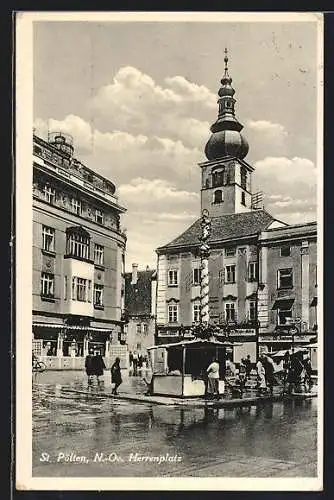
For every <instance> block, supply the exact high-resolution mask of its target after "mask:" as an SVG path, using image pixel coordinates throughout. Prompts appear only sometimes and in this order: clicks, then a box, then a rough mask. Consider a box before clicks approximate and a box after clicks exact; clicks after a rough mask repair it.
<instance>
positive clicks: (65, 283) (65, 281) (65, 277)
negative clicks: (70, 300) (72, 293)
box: [64, 276, 67, 300]
mask: <svg viewBox="0 0 334 500" xmlns="http://www.w3.org/2000/svg"><path fill="white" fill-rule="evenodd" d="M64 300H67V276H64Z"/></svg>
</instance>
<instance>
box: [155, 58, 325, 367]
mask: <svg viewBox="0 0 334 500" xmlns="http://www.w3.org/2000/svg"><path fill="white" fill-rule="evenodd" d="M227 63H228V58H227V56H226V57H225V73H224V76H223V78H222V80H221V87H220V89H219V92H218V96H219V98H218V107H219V109H218V118H217V120H216V122H215V123H214V124H213V125H212V126H211V132H212V134H211V137H210V138H209V140H208V143H207V145H206V147H205V155H206V157H207V161H205V162H201V163H200V164H199V167H200V169H201V212H202V211H203V210H206V211H207V212H208V213H209V216H210V218H211V235H210V238H209V240H208V243H209V245H210V257H209V310H210V322H211V323H212V324H215V325H217V327H218V329H219V330H220V332H221V335H224V336H226V335H228V336H229V337H230V338H231V339H234V340H236V341H238V340H239V341H240V342H242V345H241V346H238V347H236V348H235V358H236V360H237V361H238V360H240V358H241V357H242V356H245V355H247V354H250V355H251V358H252V359H253V360H255V357H256V355H257V352H258V349H259V343H258V340H259V332H260V333H261V342H262V345H263V346H264V345H265V340H264V339H265V337H266V336H267V338H268V339H270V337H271V336H272V335H273V332H272V330H273V329H274V328H276V326H277V324H276V323H277V318H278V321H283V316H284V314H283V312H282V311H283V308H282V306H280V308H279V309H275V310H276V311H279V312H278V316H277V312H271V313H270V314H269V312H268V311H269V308H270V307H272V304H271V302H272V301H273V300H275V299H274V295H275V293H276V292H279V293H278V295H279V294H283V287H282V286H281V288H282V290H277V289H276V288H275V287H276V286H277V280H276V274H275V273H276V271H273V269H274V268H275V265H276V264H275V265H274V261H275V259H276V256H277V252H278V251H279V250H278V247H280V246H281V244H283V243H284V244H286V245H289V244H291V251H292V254H291V255H292V257H291V256H290V257H287V259H290V260H288V261H287V262H283V260H281V261H280V262H279V263H278V264H277V265H279V266H282V267H279V268H277V273H279V274H280V279H281V283H283V281H284V279H285V278H284V272H287V271H285V270H286V269H290V268H291V267H293V268H294V267H295V266H296V267H297V266H298V265H300V262H301V258H302V259H303V260H302V262H303V265H304V268H303V271H302V280H303V281H300V280H299V279H298V273H297V271H295V273H294V276H295V281H294V287H295V289H294V292H295V293H296V301H295V306H294V311H295V312H296V314H300V316H301V317H302V318H304V319H303V321H304V323H303V325H304V326H303V328H304V329H305V330H306V329H308V328H309V325H310V321H311V323H312V321H313V320H311V318H313V316H312V314H313V313H308V314H309V315H307V313H306V312H305V311H306V309H305V308H306V307H307V300H306V296H307V292H306V289H307V287H308V285H307V284H306V283H307V280H308V283H309V286H310V290H309V296H310V297H311V295H312V294H313V292H314V287H313V285H311V283H313V281H314V278H313V274H312V273H313V271H314V265H315V262H316V224H315V223H314V224H311V225H300V226H289V225H287V224H285V223H284V222H282V221H280V220H277V219H276V218H275V217H273V216H272V215H270V214H269V213H268V212H267V211H266V210H265V209H264V208H263V205H261V196H259V193H253V192H252V175H253V172H254V167H253V166H252V165H250V164H249V163H247V162H246V160H245V157H246V155H247V153H248V150H249V146H248V143H247V141H246V139H245V137H244V136H243V135H242V133H241V130H242V129H243V126H242V125H241V123H240V122H239V121H238V119H237V118H236V116H235V102H236V100H235V99H234V95H235V91H234V89H233V87H232V78H231V77H230V76H229V72H228V67H227ZM259 201H260V203H259ZM200 236H201V220H200V219H198V220H197V221H196V222H195V223H194V224H192V226H190V227H189V228H188V229H187V230H186V231H185V232H184V233H183V234H181V235H180V236H178V237H177V238H175V239H174V240H173V241H172V242H170V243H167V244H166V245H164V246H162V247H160V248H158V249H157V250H156V252H157V257H158V258H157V321H156V322H157V327H156V342H157V343H166V342H168V341H172V342H175V341H178V340H180V339H181V338H182V337H184V336H189V337H191V336H192V331H191V327H192V326H194V325H196V324H197V323H199V321H200V273H201V269H200V266H201V259H200V254H199V246H200ZM307 241H309V243H310V246H309V250H310V257H309V261H308V262H309V265H308V264H307V262H306V259H305V257H304V256H303V257H301V253H300V250H301V248H303V249H305V248H306V242H307ZM289 242H290V243H289ZM268 247H269V248H268ZM303 251H305V252H306V250H303ZM298 252H299V253H298ZM297 257H298V258H297ZM281 259H284V258H283V257H281ZM291 259H294V263H293V264H292V263H291ZM312 266H313V267H312ZM276 267H277V266H276ZM265 269H267V272H266V274H264V272H265ZM259 272H260V277H259ZM308 272H309V273H311V274H310V276H309V277H308V278H307V277H306V274H307V273H308ZM264 280H266V283H265V286H264V287H263V284H264V283H263V281H264ZM282 280H283V281H282ZM297 288H298V290H299V291H298V292H297ZM274 292H275V293H274ZM297 297H298V298H297ZM299 297H300V300H302V303H303V307H304V309H303V308H300V307H299V305H298V306H297V304H299ZM259 298H260V299H261V300H260V302H259V300H258V299H259ZM277 298H281V297H277ZM285 304H287V302H285ZM277 307H278V306H275V308H277ZM303 311H304V312H303ZM294 317H295V316H294ZM306 318H308V320H307V319H306ZM290 337H291V336H290ZM290 340H291V338H290ZM270 346H271V344H270V345H269V347H270ZM267 348H268V346H267Z"/></svg>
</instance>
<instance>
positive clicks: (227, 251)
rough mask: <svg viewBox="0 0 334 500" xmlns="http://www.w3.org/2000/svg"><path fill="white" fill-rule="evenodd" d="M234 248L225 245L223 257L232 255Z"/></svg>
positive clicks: (233, 254)
mask: <svg viewBox="0 0 334 500" xmlns="http://www.w3.org/2000/svg"><path fill="white" fill-rule="evenodd" d="M235 252H236V249H235V247H227V248H225V257H234V256H235Z"/></svg>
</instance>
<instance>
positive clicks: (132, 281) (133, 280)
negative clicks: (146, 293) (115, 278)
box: [131, 264, 138, 285]
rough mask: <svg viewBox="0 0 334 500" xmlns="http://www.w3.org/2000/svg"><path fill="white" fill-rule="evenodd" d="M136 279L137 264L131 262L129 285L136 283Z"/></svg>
mask: <svg viewBox="0 0 334 500" xmlns="http://www.w3.org/2000/svg"><path fill="white" fill-rule="evenodd" d="M137 281H138V264H132V280H131V285H136V284H137Z"/></svg>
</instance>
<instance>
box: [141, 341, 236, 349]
mask: <svg viewBox="0 0 334 500" xmlns="http://www.w3.org/2000/svg"><path fill="white" fill-rule="evenodd" d="M235 345H241V344H238V343H236V342H220V341H219V340H207V339H193V340H181V342H174V343H171V344H159V345H153V346H151V347H147V349H159V348H160V347H165V348H169V347H192V346H193V347H195V346H196V347H204V346H206V347H232V346H235Z"/></svg>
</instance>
